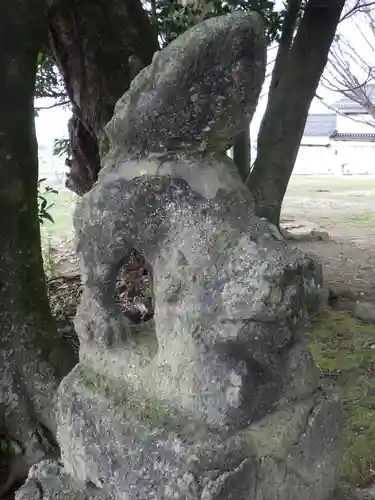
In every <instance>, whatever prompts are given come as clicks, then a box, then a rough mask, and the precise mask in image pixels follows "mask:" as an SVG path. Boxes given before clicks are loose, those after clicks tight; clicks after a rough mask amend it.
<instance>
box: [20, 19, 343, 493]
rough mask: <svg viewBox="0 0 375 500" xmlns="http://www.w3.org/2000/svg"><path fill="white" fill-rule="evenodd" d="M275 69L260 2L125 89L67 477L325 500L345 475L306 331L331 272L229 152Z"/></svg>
mask: <svg viewBox="0 0 375 500" xmlns="http://www.w3.org/2000/svg"><path fill="white" fill-rule="evenodd" d="M264 71H265V40H264V36H263V32H262V26H261V22H260V20H259V18H258V16H257V15H255V14H244V13H237V14H232V15H229V16H226V17H222V18H216V19H212V20H209V21H206V22H204V23H202V24H200V25H199V26H197V27H195V28H193V29H192V30H190V31H189V32H187V33H186V34H184V35H183V36H181V37H180V38H179V39H178V40H176V41H175V42H174V43H173V44H172V45H171V46H170V47H168V48H167V49H165V51H163V52H161V53H159V54H157V55H156V56H155V58H154V61H153V63H152V64H151V66H149V67H148V68H146V69H144V70H143V71H142V72H141V73H140V74H139V75H138V76H137V78H136V79H135V81H134V82H133V84H132V86H131V88H130V90H129V91H128V92H127V93H126V94H125V96H124V97H123V98H122V99H120V101H119V102H118V104H117V106H116V109H115V113H114V117H113V119H112V121H111V123H110V124H109V125H108V128H107V133H108V137H109V139H110V151H109V153H108V155H107V156H106V158H105V161H104V168H103V170H102V173H101V175H100V178H99V181H98V183H97V184H96V185H95V186H94V188H93V189H92V190H91V192H90V193H88V194H87V195H85V196H84V197H83V199H82V200H81V202H80V204H79V207H78V208H77V211H76V214H75V230H76V236H77V250H78V254H79V257H80V266H81V273H82V281H83V296H82V301H81V304H80V307H79V310H78V313H77V317H76V329H77V332H78V334H79V336H80V341H81V349H80V363H79V364H78V365H77V366H76V368H75V369H74V370H73V371H72V372H71V373H70V374H69V375H68V376H67V377H66V378H65V379H64V381H63V383H62V384H61V386H60V389H59V398H58V400H59V403H58V406H59V408H58V415H59V425H58V439H59V443H60V446H61V450H62V460H63V464H64V467H65V469H64V470H65V472H64V474H65V473H70V474H71V476H72V481H73V479H74V481H78V482H80V484H83V483H88V484H91V485H93V487H95V488H96V489H97V490H98V491H101V492H102V494H103V495H105V496H106V497H107V498H114V499H115V500H120V499H126V500H141V499H142V500H144V499H146V498H147V499H153V500H169V499H170V500H172V499H175V500H230V499H233V500H276V499H279V500H325V499H328V498H329V497H330V496H331V495H332V493H333V491H334V488H335V486H336V475H337V463H338V459H339V457H340V453H341V438H340V435H341V427H342V419H343V413H342V409H341V405H340V402H339V401H338V400H337V398H336V397H334V396H333V395H330V394H325V393H324V392H323V391H322V390H321V389H320V387H319V374H318V373H317V370H316V368H315V366H314V364H313V362H312V359H311V356H310V354H309V351H308V349H307V346H306V344H305V342H304V340H303V336H302V332H301V330H303V325H304V324H305V322H306V320H307V317H308V310H311V309H313V308H314V306H313V304H314V303H317V302H318V299H317V297H320V296H321V293H322V276H321V269H320V267H319V264H318V263H317V262H315V261H314V260H313V259H311V258H310V257H307V256H305V255H304V254H302V253H301V252H298V251H297V250H293V249H291V248H289V247H288V246H287V245H286V244H285V242H284V241H283V240H282V238H281V237H280V234H279V233H278V231H277V230H276V228H274V227H273V226H272V225H270V224H269V223H267V221H265V220H262V219H258V218H256V217H255V216H254V212H253V202H252V198H251V195H250V193H249V192H248V190H247V188H246V187H245V186H244V184H243V183H242V181H241V179H240V177H239V174H238V172H237V170H236V168H235V166H234V164H233V163H232V162H231V160H230V159H229V158H228V157H227V156H226V154H225V150H226V149H227V148H228V147H229V146H231V145H232V143H233V140H234V138H235V136H236V134H237V133H238V131H239V130H241V128H243V127H244V126H245V124H247V123H248V122H249V121H250V119H251V117H252V113H253V111H254V109H255V106H256V104H257V100H258V96H259V92H260V88H261V84H262V82H263V78H264ZM131 249H136V250H137V251H138V252H140V253H141V254H142V255H143V257H144V258H145V260H146V262H147V266H148V269H149V272H150V275H151V278H152V284H153V293H154V301H155V315H154V318H153V319H152V320H151V321H148V322H145V323H141V324H138V325H134V324H132V323H131V322H130V321H129V320H128V319H127V318H125V316H124V315H122V314H121V312H120V309H119V307H118V305H117V304H116V302H115V298H114V292H115V281H116V276H117V274H118V272H119V269H120V267H121V264H122V262H123V259H124V258H125V256H126V255H127V254H128V252H129V250H131ZM95 491H96V490H95ZM64 494H65V493H64ZM58 498H60V497H58ZM64 498H65V497H64ZM77 498H80V496H79V495H77ZM24 499H25V500H26V497H22V500H24ZM18 500H21V497H20V498H19V499H18Z"/></svg>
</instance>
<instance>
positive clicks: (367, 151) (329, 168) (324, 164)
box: [293, 141, 375, 175]
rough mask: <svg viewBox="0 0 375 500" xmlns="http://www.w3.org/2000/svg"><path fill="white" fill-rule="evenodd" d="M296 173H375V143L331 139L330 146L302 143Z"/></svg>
mask: <svg viewBox="0 0 375 500" xmlns="http://www.w3.org/2000/svg"><path fill="white" fill-rule="evenodd" d="M293 173H294V174H296V175H375V143H358V142H346V141H330V144H329V146H323V145H316V144H314V145H308V144H306V142H305V143H302V144H301V146H300V148H299V151H298V156H297V160H296V164H295V167H294V171H293Z"/></svg>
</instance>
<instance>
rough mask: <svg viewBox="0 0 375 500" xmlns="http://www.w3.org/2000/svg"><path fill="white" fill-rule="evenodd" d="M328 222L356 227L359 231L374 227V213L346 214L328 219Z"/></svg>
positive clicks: (368, 211) (367, 211) (369, 211)
mask: <svg viewBox="0 0 375 500" xmlns="http://www.w3.org/2000/svg"><path fill="white" fill-rule="evenodd" d="M329 220H330V221H331V222H332V223H336V224H345V225H346V226H351V227H357V228H359V229H366V228H374V227H375V212H374V211H371V210H366V211H364V212H361V213H353V214H350V215H349V214H346V215H341V216H333V217H330V218H329Z"/></svg>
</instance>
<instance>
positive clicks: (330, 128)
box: [303, 113, 337, 137]
mask: <svg viewBox="0 0 375 500" xmlns="http://www.w3.org/2000/svg"><path fill="white" fill-rule="evenodd" d="M336 122H337V115H336V114H334V113H332V114H315V115H309V116H308V117H307V120H306V125H305V130H304V132H303V135H304V136H305V137H306V136H310V137H311V136H315V137H330V136H331V135H332V134H333V133H334V132H335V131H336Z"/></svg>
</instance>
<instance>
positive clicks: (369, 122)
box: [315, 94, 375, 128]
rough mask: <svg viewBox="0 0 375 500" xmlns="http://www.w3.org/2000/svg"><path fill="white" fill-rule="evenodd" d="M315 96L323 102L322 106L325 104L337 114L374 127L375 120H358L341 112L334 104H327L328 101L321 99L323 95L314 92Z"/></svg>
mask: <svg viewBox="0 0 375 500" xmlns="http://www.w3.org/2000/svg"><path fill="white" fill-rule="evenodd" d="M315 97H316V98H317V99H319V101H320V102H321V103H322V104H323V106H325V107H326V108H327V109H329V110H330V111H334V112H335V113H336V114H337V115H339V116H343V117H344V118H348V119H349V120H352V121H353V122H357V123H364V124H366V125H369V126H370V127H372V128H375V121H373V122H371V121H369V120H360V119H358V118H354V116H353V115H347V114H345V113H343V112H342V111H340V110H339V109H337V108H336V107H335V106H334V105H332V104H328V102H326V101H325V100H324V99H323V97H321V96H319V95H318V94H315Z"/></svg>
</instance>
